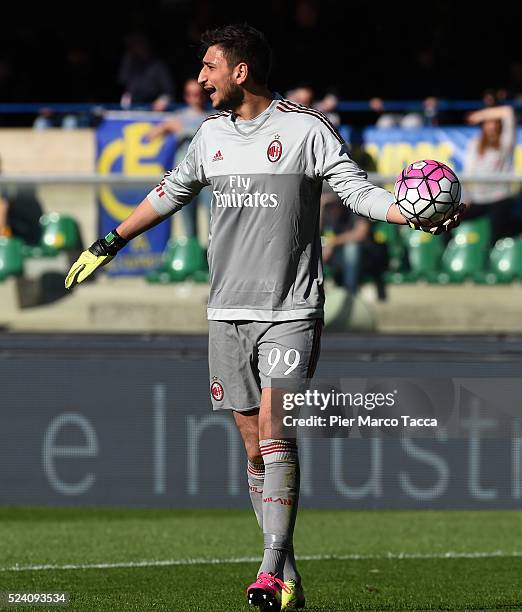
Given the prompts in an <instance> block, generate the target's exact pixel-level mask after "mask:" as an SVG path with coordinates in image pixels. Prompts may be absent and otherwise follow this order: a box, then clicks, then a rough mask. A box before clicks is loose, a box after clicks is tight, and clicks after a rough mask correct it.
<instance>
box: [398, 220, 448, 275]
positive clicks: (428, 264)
mask: <svg viewBox="0 0 522 612" xmlns="http://www.w3.org/2000/svg"><path fill="white" fill-rule="evenodd" d="M404 230H405V231H404V241H405V243H406V249H407V253H408V262H409V267H410V269H409V271H408V272H407V273H406V278H407V279H408V280H413V281H415V280H427V281H433V280H434V279H436V277H437V273H438V272H440V266H441V260H442V254H443V252H444V242H443V239H442V237H441V236H433V235H432V234H428V233H426V232H421V231H417V230H411V229H409V228H404Z"/></svg>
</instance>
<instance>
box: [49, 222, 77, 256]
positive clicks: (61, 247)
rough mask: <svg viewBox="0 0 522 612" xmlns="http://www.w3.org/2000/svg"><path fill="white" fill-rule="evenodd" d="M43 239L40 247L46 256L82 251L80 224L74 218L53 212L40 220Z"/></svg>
mask: <svg viewBox="0 0 522 612" xmlns="http://www.w3.org/2000/svg"><path fill="white" fill-rule="evenodd" d="M40 225H41V226H42V238H41V241H40V246H41V248H42V252H43V254H44V255H50V256H52V255H55V254H56V253H59V252H60V251H75V250H78V249H81V238H80V230H79V228H78V223H77V222H76V221H75V219H73V218H72V217H68V216H66V215H61V214H59V213H56V212H53V213H50V214H48V215H43V216H42V218H41V219H40Z"/></svg>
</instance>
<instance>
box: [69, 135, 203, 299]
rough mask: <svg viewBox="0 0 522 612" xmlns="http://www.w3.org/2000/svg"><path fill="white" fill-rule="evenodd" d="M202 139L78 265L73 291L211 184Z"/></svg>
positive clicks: (74, 270) (72, 279) (71, 281)
mask: <svg viewBox="0 0 522 612" xmlns="http://www.w3.org/2000/svg"><path fill="white" fill-rule="evenodd" d="M197 142H198V136H196V137H194V139H193V141H192V143H191V145H190V147H189V150H188V152H187V155H186V157H185V159H184V160H183V161H182V162H181V164H180V165H179V166H178V167H177V168H176V169H175V170H173V171H172V172H167V174H165V176H164V177H163V180H162V181H161V182H160V183H159V184H158V185H157V186H156V187H155V188H154V189H153V190H152V191H151V192H150V193H149V195H148V196H147V197H146V198H145V199H144V200H143V201H142V202H141V203H140V204H139V205H138V206H137V207H136V208H135V209H134V210H133V212H132V213H131V214H130V215H129V217H127V219H125V221H123V222H122V223H120V225H118V227H116V228H114V229H113V230H112V231H111V232H109V233H108V234H107V235H106V236H105V237H104V238H100V239H99V240H97V241H96V242H95V243H94V244H92V245H91V246H90V247H89V249H87V250H86V251H84V252H83V253H82V254H81V255H80V257H79V258H78V259H77V260H76V261H75V262H74V264H73V265H72V267H71V269H70V270H69V273H68V274H67V277H66V279H65V287H66V288H67V289H70V288H71V287H73V286H74V285H76V284H78V283H81V282H82V281H84V280H85V279H86V278H87V277H88V276H90V275H91V274H92V273H93V272H94V271H95V270H97V269H98V268H99V267H101V266H104V265H105V264H107V263H109V262H110V261H111V260H112V258H113V257H115V256H116V255H117V253H118V251H120V250H121V249H122V248H123V247H124V246H125V245H126V244H127V242H128V241H129V240H132V239H133V238H135V237H136V236H138V235H139V234H141V233H143V232H144V231H146V230H148V229H150V228H151V227H154V226H155V225H157V224H158V223H160V222H161V221H162V220H163V219H164V218H165V217H168V216H169V215H171V214H173V213H175V212H176V211H178V210H180V209H181V208H182V207H183V206H185V204H188V203H189V202H191V201H192V200H193V199H194V197H195V196H196V195H197V194H198V193H199V192H200V191H201V189H202V188H203V187H204V186H205V185H207V184H208V181H207V179H206V177H205V176H204V173H203V169H202V166H201V162H200V156H199V153H198V145H197Z"/></svg>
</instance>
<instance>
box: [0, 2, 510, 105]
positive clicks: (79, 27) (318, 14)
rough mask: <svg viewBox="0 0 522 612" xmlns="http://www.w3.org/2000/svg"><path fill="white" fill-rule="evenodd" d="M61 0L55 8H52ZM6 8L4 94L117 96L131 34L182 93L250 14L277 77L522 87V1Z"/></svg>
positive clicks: (328, 86) (278, 84)
mask: <svg viewBox="0 0 522 612" xmlns="http://www.w3.org/2000/svg"><path fill="white" fill-rule="evenodd" d="M54 6H56V5H54ZM54 6H53V5H50V4H38V5H35V6H32V7H31V8H30V9H28V7H27V5H25V4H24V3H19V4H18V5H16V4H14V3H9V6H7V7H3V9H2V12H3V19H2V21H3V28H2V37H1V41H0V102H8V101H13V102H14V101H16V102H28V101H78V102H80V101H81V102H87V101H103V102H110V101H114V102H117V101H118V99H119V95H120V87H119V85H118V83H117V79H116V76H117V72H118V67H119V63H120V60H121V57H122V55H123V52H124V45H125V36H126V35H128V34H130V33H132V32H142V33H145V34H147V35H148V36H149V38H150V39H151V41H152V43H153V45H154V47H155V49H156V51H157V53H158V54H159V55H160V56H161V57H162V58H164V59H165V60H166V61H167V63H168V66H169V67H170V69H171V72H172V74H173V76H174V78H175V81H176V84H177V90H178V97H179V94H180V93H181V92H180V87H181V85H182V83H183V80H184V79H185V78H186V77H188V76H192V75H194V74H195V73H196V72H197V70H198V67H199V62H198V59H197V57H196V50H197V48H198V41H199V36H200V34H201V32H203V31H204V30H205V29H206V28H208V27H214V26H216V25H219V24H225V23H230V22H241V21H244V20H247V21H248V22H249V23H250V24H252V25H253V26H255V27H257V28H259V29H261V30H263V31H264V32H265V33H266V35H267V37H268V39H269V41H270V43H271V44H272V46H273V48H274V51H275V65H274V71H273V78H272V86H273V87H274V88H275V89H278V90H286V89H288V88H290V87H295V86H296V85H298V84H300V83H302V82H307V83H311V84H312V85H313V86H314V87H316V88H317V90H318V93H319V94H321V93H325V92H326V91H327V90H330V91H332V90H333V91H334V92H336V93H337V94H338V95H339V97H340V98H341V99H353V100H360V99H365V98H368V97H372V96H381V97H384V98H396V99H408V98H412V97H413V98H417V99H419V98H422V97H424V96H429V95H436V96H441V97H450V98H458V97H461V98H462V97H464V98H467V97H469V98H478V97H480V95H481V94H482V92H483V90H484V89H485V87H495V88H497V87H505V88H507V89H508V90H509V91H510V93H511V94H512V95H513V96H516V94H518V93H521V92H522V51H521V49H520V45H519V37H520V22H519V20H518V19H517V18H516V9H515V5H514V4H512V3H508V2H505V1H502V2H496V3H495V5H494V9H493V8H492V7H489V8H488V9H487V10H486V9H481V8H478V4H476V3H469V2H459V3H455V2H449V1H444V0H439V1H432V2H429V3H422V2H418V3H409V4H408V5H406V4H404V5H402V4H398V3H391V2H390V3H379V2H377V3H375V2H372V3H358V2H357V3H356V2H339V1H336V0H322V1H321V2H319V1H317V0H290V1H285V2H281V1H279V0H267V1H265V2H263V3H258V2H236V1H233V0H232V1H227V2H212V1H211V0H194V1H187V0H170V1H167V0H163V1H161V0H148V1H147V2H144V1H143V0H142V1H137V0H133V1H130V2H126V3H120V2H116V3H110V2H105V3H102V2H89V3H87V4H80V5H76V6H74V7H72V5H71V6H70V7H69V8H65V7H63V8H62V7H60V8H59V9H56V8H54Z"/></svg>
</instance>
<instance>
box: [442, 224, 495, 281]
mask: <svg viewBox="0 0 522 612" xmlns="http://www.w3.org/2000/svg"><path fill="white" fill-rule="evenodd" d="M490 240H491V224H490V221H489V219H488V218H487V217H483V218H480V219H474V220H472V221H464V222H463V223H461V224H460V226H459V227H457V228H455V229H454V230H453V237H452V239H451V240H450V242H449V243H448V246H447V247H446V250H445V251H444V254H443V256H442V272H441V273H440V274H439V275H438V277H437V281H438V282H439V283H460V282H463V281H465V280H479V279H480V278H481V277H482V276H483V274H484V270H485V267H486V263H487V260H488V255H489V250H490V247H489V245H490Z"/></svg>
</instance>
